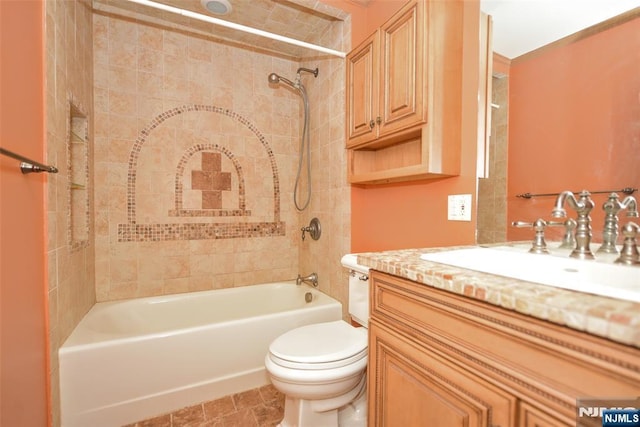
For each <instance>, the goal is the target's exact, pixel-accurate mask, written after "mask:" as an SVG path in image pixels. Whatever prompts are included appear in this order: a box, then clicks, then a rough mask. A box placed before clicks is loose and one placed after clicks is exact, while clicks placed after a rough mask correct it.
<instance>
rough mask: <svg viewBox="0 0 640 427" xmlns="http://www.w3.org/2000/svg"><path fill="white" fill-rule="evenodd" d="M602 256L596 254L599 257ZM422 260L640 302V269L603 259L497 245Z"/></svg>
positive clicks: (425, 256)
mask: <svg viewBox="0 0 640 427" xmlns="http://www.w3.org/2000/svg"><path fill="white" fill-rule="evenodd" d="M598 255H599V254H596V257H597V256H598ZM420 258H421V259H423V260H426V261H433V262H437V263H440V264H446V265H451V266H454V267H460V268H466V269H469V270H475V271H480V272H483V273H490V274H495V275H499V276H505V277H511V278H513V279H518V280H525V281H528V282H533V283H539V284H543V285H548V286H553V287H556V288H563V289H569V290H572V291H579V292H587V293H592V294H596V295H601V296H606V297H611V298H616V299H621V300H626V301H634V302H640V266H627V265H621V264H614V263H613V260H615V256H612V255H605V256H603V257H601V258H603V260H600V261H597V260H595V261H594V260H579V259H575V258H569V257H568V252H566V255H563V254H558V255H554V254H553V252H552V254H549V255H539V254H531V253H528V252H527V250H526V249H525V248H524V247H517V246H496V247H490V248H487V247H473V248H466V249H454V250H450V251H443V252H434V253H427V254H422V255H421V256H420Z"/></svg>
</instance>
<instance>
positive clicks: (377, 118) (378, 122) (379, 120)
mask: <svg viewBox="0 0 640 427" xmlns="http://www.w3.org/2000/svg"><path fill="white" fill-rule="evenodd" d="M376 123H377V124H378V125H380V123H382V117H380V116H378V117H376Z"/></svg>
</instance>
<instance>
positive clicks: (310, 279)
mask: <svg viewBox="0 0 640 427" xmlns="http://www.w3.org/2000/svg"><path fill="white" fill-rule="evenodd" d="M303 283H306V284H308V285H313V287H314V288H317V287H318V275H317V274H316V273H311V274H310V275H308V276H304V277H302V276H301V275H299V274H298V277H297V278H296V285H301V284H303Z"/></svg>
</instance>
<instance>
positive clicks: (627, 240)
mask: <svg viewBox="0 0 640 427" xmlns="http://www.w3.org/2000/svg"><path fill="white" fill-rule="evenodd" d="M639 228H640V227H638V224H636V223H633V222H628V223H627V224H626V225H625V226H624V227H622V235H623V236H624V243H623V245H622V251H621V252H620V256H619V257H618V259H616V261H615V262H616V263H617V264H627V265H640V253H639V252H638V245H637V242H636V236H637V235H638V229H639Z"/></svg>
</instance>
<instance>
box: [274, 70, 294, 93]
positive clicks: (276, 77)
mask: <svg viewBox="0 0 640 427" xmlns="http://www.w3.org/2000/svg"><path fill="white" fill-rule="evenodd" d="M268 80H269V84H274V85H277V84H279V83H284V84H287V85H289V86H291V87H292V88H294V89H298V86H299V84H296V83H294V82H292V81H291V80H289V79H287V78H284V77H282V76H279V75H277V74H276V73H271V74H269V77H268Z"/></svg>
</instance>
